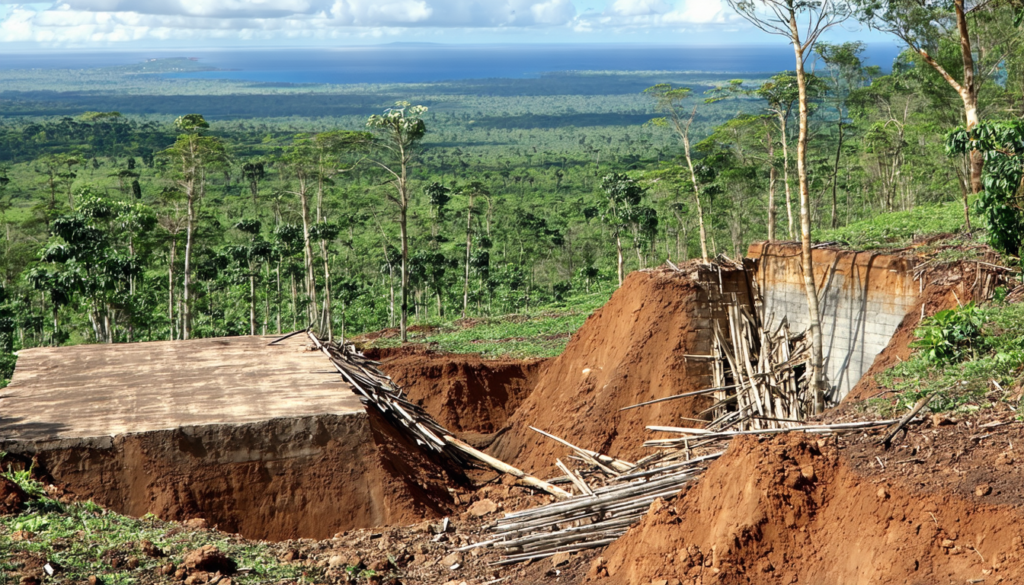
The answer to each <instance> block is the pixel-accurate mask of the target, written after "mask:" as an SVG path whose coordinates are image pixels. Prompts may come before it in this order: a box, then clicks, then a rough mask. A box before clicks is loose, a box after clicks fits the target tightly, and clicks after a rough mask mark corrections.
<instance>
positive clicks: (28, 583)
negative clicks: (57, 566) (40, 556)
mask: <svg viewBox="0 0 1024 585" xmlns="http://www.w3.org/2000/svg"><path fill="white" fill-rule="evenodd" d="M18 583H20V585H39V584H40V583H42V581H41V580H40V579H39V577H37V576H35V575H23V576H22V577H21V580H20V581H18Z"/></svg>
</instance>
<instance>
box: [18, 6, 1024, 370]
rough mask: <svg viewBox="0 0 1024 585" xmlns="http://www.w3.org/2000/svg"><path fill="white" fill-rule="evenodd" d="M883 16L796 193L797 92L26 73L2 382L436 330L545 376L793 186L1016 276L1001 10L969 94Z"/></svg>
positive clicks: (770, 228)
mask: <svg viewBox="0 0 1024 585" xmlns="http://www.w3.org/2000/svg"><path fill="white" fill-rule="evenodd" d="M876 4H877V3H876ZM883 4H885V5H886V6H888V8H886V10H880V9H878V10H876V9H877V8H878V6H875V7H874V8H871V7H868V8H864V10H862V11H861V12H862V13H858V15H857V16H858V17H861V18H862V19H864V20H865V21H870V22H871V23H872V25H873V26H876V27H878V28H880V29H882V30H890V31H892V32H894V34H896V35H897V37H899V38H901V39H903V40H904V41H905V42H907V43H908V48H907V50H906V51H905V52H904V53H903V54H902V55H900V57H899V58H898V59H897V61H896V62H895V63H894V64H893V67H892V71H891V72H890V73H886V72H885V71H883V69H882V68H881V67H880V66H881V65H888V64H873V63H867V62H865V61H864V58H863V56H864V50H865V47H864V45H863V44H861V43H843V44H827V43H818V44H817V45H815V47H814V49H813V50H814V55H815V56H814V57H813V58H814V59H816V60H817V62H816V64H815V66H814V68H815V71H817V75H808V77H807V78H806V81H807V84H806V89H807V92H806V93H807V96H808V104H807V106H808V116H809V117H808V120H807V121H808V125H809V127H808V128H807V130H808V132H807V133H805V134H806V136H808V137H809V140H808V142H807V156H806V163H807V164H806V173H800V172H799V169H798V165H797V164H796V160H795V158H796V153H797V151H798V142H800V139H799V136H800V134H801V133H800V132H799V131H798V126H799V124H798V123H797V121H798V118H799V116H798V115H797V112H798V111H799V108H798V96H799V91H798V85H799V84H798V83H797V76H796V75H795V74H794V73H791V72H778V73H766V74H762V75H756V76H751V77H749V78H745V79H731V77H732V76H726V75H716V74H706V73H695V72H663V71H662V72H638V73H616V72H573V73H562V74H550V75H544V76H541V77H539V78H537V79H527V80H509V79H488V80H468V81H458V82H445V83H421V84H386V85H385V84H379V85H370V84H363V85H351V86H339V85H324V84H303V85H288V84H265V83H252V82H247V81H232V80H217V79H200V78H193V77H188V76H187V75H191V74H193V73H194V72H195V71H196V70H202V69H204V68H206V69H209V67H208V66H206V65H201V64H197V63H195V62H192V61H181V60H175V61H152V62H147V63H143V64H139V65H137V66H130V67H119V68H103V69H92V70H88V69H87V70H79V71H70V70H66V71H13V72H8V74H5V83H4V91H3V92H2V93H0V165H2V166H0V234H2V236H3V237H2V239H0V285H2V286H3V295H2V296H0V354H2V355H3V356H5V357H4V358H3V359H2V360H0V378H5V377H7V376H9V375H10V371H11V366H12V364H13V357H12V352H13V351H16V350H18V349H21V348H26V347H33V346H38V345H60V344H74V343H104V342H106V343H120V342H127V341H144V340H158V339H181V338H190V337H206V336H222V335H239V334H247V333H259V334H271V333H277V332H284V331H288V330H294V329H300V328H305V327H307V326H309V325H310V324H313V325H314V326H315V327H317V328H318V329H319V330H321V331H323V332H325V333H327V334H328V335H343V336H350V337H351V336H354V335H357V334H360V333H365V332H370V331H377V330H381V329H386V328H395V327H399V328H408V329H410V330H412V331H413V333H414V334H416V332H417V331H422V327H417V326H418V325H420V326H422V325H428V324H433V325H437V324H441V323H447V324H450V325H445V326H443V327H441V328H440V329H439V330H436V331H435V333H432V334H431V335H432V336H433V337H431V338H429V339H431V340H432V341H436V342H437V343H438V344H440V346H442V347H451V348H458V349H460V350H471V349H480V350H484V351H485V352H487V353H489V354H491V353H493V354H498V353H514V354H517V355H550V354H551V353H552V352H555V351H557V349H558V347H559V345H560V343H561V342H562V341H561V339H562V338H560V337H559V336H564V334H565V333H567V332H568V331H569V330H570V329H571V327H573V326H574V323H576V322H577V321H573V319H577V320H578V319H580V318H582V315H583V314H584V311H581V310H579V309H578V308H576V307H573V310H574V312H570V313H565V312H562V311H559V310H557V309H555V310H553V312H552V313H551V314H554V315H559V317H557V318H556V319H554V321H555V323H551V324H543V323H544V322H543V321H538V322H536V323H533V319H534V317H536V316H537V315H538V314H539V312H540V311H541V310H542V309H541V308H543V307H549V306H554V305H557V304H559V303H560V302H561V301H562V299H565V298H573V297H580V296H585V295H586V294H587V293H589V292H590V291H607V290H608V289H609V288H610V287H612V286H614V285H615V284H616V283H618V282H619V281H620V279H621V275H622V274H623V273H625V272H628V271H630V270H635V269H639V268H644V267H650V266H657V265H659V264H661V263H662V262H663V261H664V260H665V259H672V260H673V261H675V262H682V261H685V260H687V259H690V258H694V257H697V256H707V257H714V256H716V255H718V254H721V253H725V254H728V255H731V256H734V257H738V256H742V255H744V253H745V251H746V250H747V248H748V246H749V244H750V243H751V242H753V241H757V240H764V239H767V238H770V237H774V238H775V239H780V240H781V239H785V240H795V239H796V238H797V236H798V232H799V231H800V230H799V223H800V222H799V221H798V220H799V216H800V192H801V190H802V189H801V187H802V186H803V187H805V189H803V191H805V193H806V195H807V200H808V207H809V220H810V223H811V226H812V229H813V230H814V234H815V238H816V239H817V240H818V241H837V242H840V243H842V244H843V245H846V246H850V247H856V248H871V249H884V248H895V247H901V246H906V245H907V244H910V243H912V242H913V241H914V240H915V239H919V238H920V237H921V236H925V235H930V234H935V233H955V234H961V235H959V236H958V237H959V238H960V239H961V240H969V239H973V240H975V241H979V242H981V241H986V242H987V241H991V242H993V243H995V244H997V245H998V246H999V248H1000V249H1001V251H1003V252H1004V253H1005V254H1009V255H1014V254H1017V253H1018V252H1019V250H1017V249H1014V248H1013V245H1011V244H1014V243H1016V242H1018V240H1019V233H1018V232H1019V231H1020V230H1019V229H1017V227H1019V225H1021V217H1022V216H1021V214H1020V211H1019V209H1018V207H1019V205H1017V203H1016V202H1017V201H1018V195H1019V185H1020V181H1019V176H1020V173H1021V164H1020V163H1021V160H1022V157H1020V156H1019V150H1020V149H1019V148H1017V147H1018V146H1019V144H1018V143H1019V142H1020V141H1019V140H1018V138H1019V137H1018V136H1017V135H1016V134H1014V132H1013V129H1014V128H1018V129H1019V124H1018V125H1017V126H1013V125H1008V124H1007V122H1008V121H1010V120H1014V119H1017V118H1019V117H1021V115H1022V114H1024V110H1021V104H1024V43H1021V42H1019V41H1020V39H1021V35H1020V34H1019V32H1020V31H1019V30H1018V29H1017V28H1015V26H1016V25H1015V24H1014V18H1013V16H1014V12H1013V10H1012V6H1010V3H1007V2H991V3H986V4H985V5H984V6H981V7H978V8H977V9H976V10H974V11H972V13H971V21H970V22H969V23H967V24H968V27H969V28H970V30H971V31H972V35H971V38H970V39H969V41H970V43H969V44H970V46H971V47H972V49H971V54H972V55H976V56H977V62H976V65H977V67H975V70H972V71H968V73H972V74H973V81H972V82H971V87H970V88H968V89H969V90H970V91H967V92H966V94H970V95H968V96H967V98H969V99H966V98H965V99H961V98H963V97H964V95H965V92H958V91H956V89H955V87H954V85H956V84H958V83H959V82H957V81H956V80H957V79H958V78H960V79H961V81H963V75H965V73H963V71H964V65H963V64H964V59H963V57H964V55H963V54H962V52H961V47H962V46H963V45H962V43H961V42H960V41H961V39H959V32H958V30H959V29H958V27H957V26H954V25H955V24H956V23H955V22H954V21H955V18H954V16H955V15H954V14H953V12H951V11H949V10H947V8H948V7H946V5H941V6H940V5H935V6H930V7H928V9H927V11H926V12H927V15H926V16H927V18H924V17H921V18H919V17H920V16H921V15H920V14H918V13H917V12H914V10H912V6H910V5H909V4H907V3H905V2H902V0H900V2H897V1H895V0H894V1H893V2H887V3H883ZM801 6H804V5H803V4H801ZM872 6H874V4H872ZM869 8H870V10H869ZM801 9H803V8H801ZM865 11H867V12H865ZM872 11H873V12H872ZM908 11H909V12H908ZM868 12H871V13H870V14H869V13H868ZM922 14H923V13H922ZM908 18H909V19H910V20H907V19H908ZM908 27H909V28H908ZM908 31H909V32H908ZM917 43H925V45H927V46H925V45H918V44H917ZM993 59H998V60H997V61H992V60H993ZM950 72H953V73H950ZM179 75H181V76H179ZM950 79H952V80H953V83H952V84H951V82H950ZM965 83H966V82H965ZM645 89H650V91H646V92H645ZM726 97H728V98H729V99H724V98H726ZM396 102H401V103H408V104H418V105H422V106H424V107H425V108H426V109H425V110H422V111H418V112H416V115H415V116H413V117H414V118H416V120H417V126H416V133H415V134H416V135H415V137H414V138H415V140H412V141H410V142H409V143H408V144H409V145H414V146H415V148H414V149H413V150H412V151H411V154H410V153H408V152H405V153H397V154H396V153H395V152H394V151H390V152H389V151H388V149H387V147H388V146H391V147H392V148H394V147H395V146H396V144H397V143H396V142H395V141H394V140H393V139H392V140H389V139H388V135H387V132H384V130H385V128H384V127H383V126H382V125H381V124H380V123H379V122H380V121H383V120H386V119H388V117H389V116H393V115H394V114H395V112H397V111H399V110H403V111H404V106H403V107H398V108H395V103H396ZM410 112H411V110H410ZM371 116H375V117H374V118H371ZM976 118H977V119H978V120H980V122H979V123H975V122H976V120H975V119H976ZM368 120H375V121H376V122H374V123H372V124H371V125H370V126H371V127H369V128H368V127H367V122H368ZM176 122H178V123H177V124H176ZM965 122H966V123H967V124H966V125H964V124H965ZM420 123H421V124H420ZM961 126H963V127H964V130H963V132H961V133H959V134H955V135H954V137H953V138H950V139H949V140H948V141H947V140H946V137H947V135H949V133H950V131H951V130H953V129H955V128H958V127H961ZM968 127H969V128H970V129H969V130H968V129H967V128H968ZM371 131H375V132H373V133H372V134H371V133H370V132H371ZM392 138H393V136H392ZM947 146H948V148H947ZM986 161H988V162H986ZM982 170H984V172H985V173H987V174H985V175H984V181H988V182H987V183H986V184H987V185H988V187H987V188H986V190H985V192H984V193H981V192H980V191H982V186H983V185H982V183H983V182H984V181H983V176H982ZM392 171H394V172H392ZM805 178H806V181H805V180H804V179H805ZM971 201H974V203H971ZM968 213H969V214H970V218H969V221H968V217H967V214H968ZM1015 230H1016V231H1015ZM1015 233H1018V236H1013V234H1015ZM1014 238H1018V239H1014ZM1007 242H1009V244H1007ZM940 254H941V255H943V258H945V259H947V260H955V259H956V258H957V254H958V252H956V251H942V252H940ZM965 254H966V253H965ZM403 299H404V301H403ZM507 314H526V315H531V316H532V317H531V321H527V323H514V322H511V321H510V320H508V319H501V318H500V316H501V315H507ZM403 315H406V317H407V318H405V319H403V318H402V316H403ZM461 319H465V320H467V321H462V322H463V323H466V322H478V323H485V324H487V325H486V327H488V328H489V329H487V330H480V331H475V330H474V331H472V332H470V331H469V330H466V329H464V328H462V327H460V326H458V325H455V324H454V323H455V322H456V321H458V320H461ZM474 320H475V321H474ZM528 323H533V324H534V325H536V330H535V331H518V329H521V328H523V327H525V326H526V324H528ZM403 326H405V327H403ZM531 326H532V325H531ZM543 327H549V329H543ZM474 335H478V336H481V337H485V338H488V339H492V340H494V343H495V345H494V346H490V345H487V344H481V343H478V344H471V343H469V341H470V339H469V337H470V336H474ZM545 335H546V336H549V337H550V339H547V340H541V341H543V343H541V342H539V341H536V342H535V341H530V342H529V343H527V342H525V341H523V340H524V339H532V340H536V339H538V337H537V336H545ZM516 344H518V345H516ZM531 344H532V345H531ZM475 346H479V347H475ZM499 346H501V347H499Z"/></svg>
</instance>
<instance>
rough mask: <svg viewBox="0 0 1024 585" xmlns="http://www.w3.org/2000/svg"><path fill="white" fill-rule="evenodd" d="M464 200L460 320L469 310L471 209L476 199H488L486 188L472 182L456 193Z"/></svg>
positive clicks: (476, 182)
mask: <svg viewBox="0 0 1024 585" xmlns="http://www.w3.org/2000/svg"><path fill="white" fill-rule="evenodd" d="M458 194H459V195H462V196H464V197H465V198H466V266H465V272H464V278H463V281H462V318H463V319H465V318H466V316H467V312H468V310H469V272H470V267H471V265H472V263H473V262H472V260H473V209H474V202H475V200H476V198H477V197H480V196H482V197H489V196H490V194H491V193H490V191H488V190H487V186H486V185H484V184H483V183H481V182H479V181H473V182H472V183H470V184H469V185H466V186H465V187H463V188H462V189H459V191H458Z"/></svg>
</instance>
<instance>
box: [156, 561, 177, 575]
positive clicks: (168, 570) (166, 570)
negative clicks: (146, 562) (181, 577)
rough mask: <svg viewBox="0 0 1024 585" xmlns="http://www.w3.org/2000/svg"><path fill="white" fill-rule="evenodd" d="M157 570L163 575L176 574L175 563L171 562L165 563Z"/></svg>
mask: <svg viewBox="0 0 1024 585" xmlns="http://www.w3.org/2000/svg"><path fill="white" fill-rule="evenodd" d="M156 572H157V573H159V574H161V575H173V574H174V565H172V564H170V563H167V564H166V565H164V566H162V567H160V568H159V569H157V570H156Z"/></svg>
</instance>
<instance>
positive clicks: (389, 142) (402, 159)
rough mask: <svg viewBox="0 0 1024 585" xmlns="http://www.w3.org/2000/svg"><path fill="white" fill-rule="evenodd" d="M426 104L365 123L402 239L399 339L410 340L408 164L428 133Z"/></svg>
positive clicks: (404, 105)
mask: <svg viewBox="0 0 1024 585" xmlns="http://www.w3.org/2000/svg"><path fill="white" fill-rule="evenodd" d="M426 112H427V108H426V107H425V106H414V105H412V104H410V103H409V102H398V103H396V104H395V107H393V108H390V109H388V110H387V111H385V112H384V114H383V115H373V116H370V119H369V120H368V121H367V122H366V127H367V128H369V129H370V130H372V131H373V132H374V133H376V134H377V136H378V140H377V146H378V148H379V149H380V152H381V153H382V154H384V155H385V156H383V157H380V158H378V159H377V160H374V164H376V165H377V166H378V167H380V168H381V169H383V170H384V171H385V172H386V173H387V174H389V175H390V176H391V181H390V183H391V185H392V186H393V187H394V188H395V193H394V194H393V195H388V196H387V199H388V201H390V202H391V203H393V204H394V205H395V207H397V208H398V227H399V230H400V232H401V239H402V244H401V245H402V248H401V249H402V286H401V295H402V299H401V308H400V311H401V317H400V330H401V335H402V342H403V343H404V342H406V341H409V335H408V324H409V225H408V219H409V218H408V213H409V202H410V198H409V168H410V166H411V165H412V163H413V161H414V159H415V158H416V148H417V146H418V145H419V143H420V141H421V140H423V136H424V135H425V134H426V133H427V125H426V123H424V122H423V114H425V113H426Z"/></svg>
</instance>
